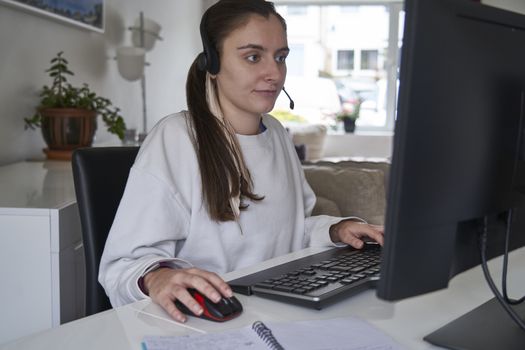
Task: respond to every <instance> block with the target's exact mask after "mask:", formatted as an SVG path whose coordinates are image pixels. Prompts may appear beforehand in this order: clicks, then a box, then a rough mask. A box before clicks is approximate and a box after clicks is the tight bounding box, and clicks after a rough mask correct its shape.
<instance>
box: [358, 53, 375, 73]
mask: <svg viewBox="0 0 525 350" xmlns="http://www.w3.org/2000/svg"><path fill="white" fill-rule="evenodd" d="M378 54H379V52H378V51H377V50H362V51H361V69H362V70H365V69H366V70H377V69H379V65H378V64H377V57H378Z"/></svg>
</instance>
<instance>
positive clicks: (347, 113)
mask: <svg viewBox="0 0 525 350" xmlns="http://www.w3.org/2000/svg"><path fill="white" fill-rule="evenodd" d="M362 103H363V100H362V99H358V100H357V103H356V104H355V105H353V107H352V108H351V109H347V108H345V109H343V112H342V113H341V114H338V115H337V120H339V121H342V122H343V125H344V129H345V132H354V131H355V122H356V120H357V119H359V113H360V112H361V104H362Z"/></svg>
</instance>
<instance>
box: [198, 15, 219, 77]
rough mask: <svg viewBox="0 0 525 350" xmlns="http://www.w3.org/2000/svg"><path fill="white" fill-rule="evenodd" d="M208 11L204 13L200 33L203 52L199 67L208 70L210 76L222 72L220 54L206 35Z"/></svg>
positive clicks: (200, 56) (199, 59)
mask: <svg viewBox="0 0 525 350" xmlns="http://www.w3.org/2000/svg"><path fill="white" fill-rule="evenodd" d="M207 18H208V11H206V12H204V15H202V19H201V25H200V32H201V40H202V48H203V51H202V52H201V53H200V54H199V57H198V61H197V65H198V67H199V69H200V70H203V71H204V70H206V71H208V72H209V73H210V74H217V73H219V70H220V66H221V65H220V62H219V53H218V52H217V50H216V49H215V47H214V46H213V45H212V43H211V42H210V40H209V39H208V35H207V34H206V21H207Z"/></svg>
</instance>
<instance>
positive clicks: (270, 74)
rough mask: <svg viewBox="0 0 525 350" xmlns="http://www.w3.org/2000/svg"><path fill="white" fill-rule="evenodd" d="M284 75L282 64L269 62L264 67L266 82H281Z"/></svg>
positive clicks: (284, 68) (284, 70) (284, 69)
mask: <svg viewBox="0 0 525 350" xmlns="http://www.w3.org/2000/svg"><path fill="white" fill-rule="evenodd" d="M285 74H286V66H285V65H284V64H283V63H279V62H276V61H275V60H273V59H272V60H271V62H268V63H267V64H266V65H265V69H264V77H265V80H267V81H272V82H273V81H279V80H282V79H283V77H284V76H285Z"/></svg>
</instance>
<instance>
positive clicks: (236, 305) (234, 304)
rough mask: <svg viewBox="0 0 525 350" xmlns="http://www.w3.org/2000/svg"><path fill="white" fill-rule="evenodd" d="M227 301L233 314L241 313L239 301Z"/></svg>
mask: <svg viewBox="0 0 525 350" xmlns="http://www.w3.org/2000/svg"><path fill="white" fill-rule="evenodd" d="M228 301H229V302H230V304H231V306H232V309H233V312H241V311H242V305H241V302H240V301H239V299H237V298H236V297H231V298H228Z"/></svg>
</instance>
